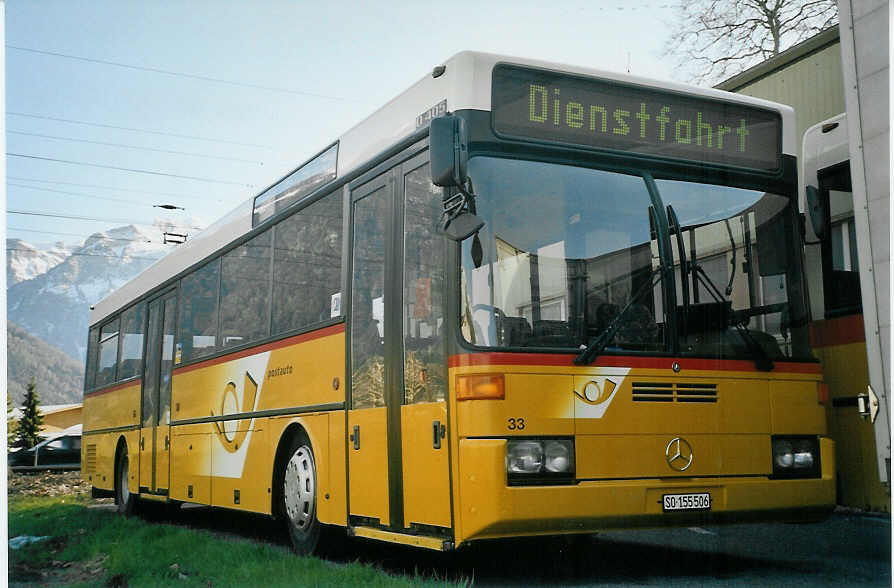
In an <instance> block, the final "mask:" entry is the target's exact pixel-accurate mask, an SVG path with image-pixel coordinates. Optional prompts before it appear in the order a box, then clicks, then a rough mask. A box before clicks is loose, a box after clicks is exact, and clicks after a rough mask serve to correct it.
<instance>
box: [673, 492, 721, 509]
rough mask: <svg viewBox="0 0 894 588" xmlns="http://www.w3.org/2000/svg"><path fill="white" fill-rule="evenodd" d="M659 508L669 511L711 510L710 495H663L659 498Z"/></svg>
mask: <svg viewBox="0 0 894 588" xmlns="http://www.w3.org/2000/svg"><path fill="white" fill-rule="evenodd" d="M661 508H662V509H663V510H664V511H669V510H711V494H710V493H708V492H698V493H694V494H665V495H664V496H662V498H661Z"/></svg>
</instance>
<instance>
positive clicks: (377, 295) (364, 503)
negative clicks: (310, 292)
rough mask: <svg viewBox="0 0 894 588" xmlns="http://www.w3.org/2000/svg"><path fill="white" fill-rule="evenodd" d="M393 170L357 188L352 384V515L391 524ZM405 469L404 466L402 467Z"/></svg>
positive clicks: (354, 204) (356, 520) (362, 521)
mask: <svg viewBox="0 0 894 588" xmlns="http://www.w3.org/2000/svg"><path fill="white" fill-rule="evenodd" d="M394 188H395V182H394V173H393V170H389V171H387V172H385V173H383V174H381V175H379V176H378V177H376V178H374V179H372V180H371V181H369V182H367V183H366V184H364V185H362V186H360V187H359V188H357V189H355V190H353V191H352V198H351V202H352V204H351V206H352V208H353V211H352V212H353V214H352V219H353V226H352V233H353V242H352V248H351V252H352V253H351V268H352V269H351V309H350V327H349V328H350V350H349V352H350V353H349V357H350V370H351V371H350V385H351V403H350V406H349V410H348V435H349V441H348V477H349V504H350V507H349V514H350V515H352V518H353V519H354V520H353V524H372V525H376V524H381V525H384V526H388V525H389V524H390V521H391V513H392V511H393V508H392V507H393V505H392V504H391V501H390V493H389V483H390V482H391V481H392V480H393V479H394V473H393V472H392V469H393V468H391V467H389V465H390V463H389V458H393V457H394V448H393V447H392V444H391V443H389V437H388V432H389V430H392V429H393V427H390V426H389V421H391V420H393V413H394V404H393V398H392V397H393V391H394V389H395V382H394V362H393V355H394V353H393V351H392V349H391V348H392V347H394V341H393V340H394V333H392V330H393V327H392V325H391V323H393V322H394V321H393V315H394V310H393V308H392V304H393V303H394V302H395V301H394V299H393V298H394V292H393V288H391V287H390V285H391V284H393V283H394V280H395V267H394V239H393V234H392V230H393V214H392V213H393V207H394ZM398 471H399V470H398Z"/></svg>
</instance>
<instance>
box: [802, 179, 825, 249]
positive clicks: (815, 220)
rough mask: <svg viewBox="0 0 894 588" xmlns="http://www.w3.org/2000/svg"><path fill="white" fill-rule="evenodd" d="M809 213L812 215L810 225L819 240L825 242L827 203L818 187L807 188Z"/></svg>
mask: <svg viewBox="0 0 894 588" xmlns="http://www.w3.org/2000/svg"><path fill="white" fill-rule="evenodd" d="M807 211H808V213H809V214H810V224H811V225H813V232H814V233H816V236H817V238H818V239H819V240H820V241H823V240H824V239H825V238H826V229H827V228H828V227H826V218H828V215H827V213H826V202H825V201H824V200H823V198H822V197H821V196H820V193H819V190H818V189H817V188H816V186H807Z"/></svg>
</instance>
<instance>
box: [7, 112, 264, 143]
mask: <svg viewBox="0 0 894 588" xmlns="http://www.w3.org/2000/svg"><path fill="white" fill-rule="evenodd" d="M6 114H7V115H9V114H11V115H13V116H24V117H27V118H39V119H41V120H52V121H55V122H64V123H71V124H75V125H86V126H88V127H101V128H104V129H116V130H119V131H133V132H135V133H148V134H150V135H164V136H166V137H177V138H179V139H195V140H197V141H208V142H210V143H228V144H230V145H241V146H243V147H259V148H261V149H267V150H269V151H273V147H269V146H267V145H258V144H256V143H242V142H240V141H228V140H226V139H212V138H210V137H199V136H197V135H181V134H179V133H170V132H167V131H153V130H149V129H138V128H135V127H121V126H117V125H109V124H103V123H97V122H88V121H84V120H74V119H71V118H59V117H55V116H41V115H39V114H29V113H27V112H14V111H10V110H7V111H6Z"/></svg>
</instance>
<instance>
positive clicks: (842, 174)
mask: <svg viewBox="0 0 894 588" xmlns="http://www.w3.org/2000/svg"><path fill="white" fill-rule="evenodd" d="M817 176H818V178H819V192H820V198H822V199H824V200H826V207H825V208H826V210H827V211H828V215H829V218H827V219H826V222H827V226H829V228H830V230H829V236H828V238H826V239H825V240H824V241H823V243H822V256H823V294H824V299H825V306H826V316H827V317H834V316H842V315H846V314H855V313H859V312H861V311H862V303H861V298H860V272H859V265H858V264H857V234H856V231H855V226H854V197H853V194H852V192H851V174H850V165H849V163H848V162H844V163H842V164H838V165H835V166H833V167H831V168H827V169H824V170H821V171H820V172H819V173H818V174H817Z"/></svg>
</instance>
